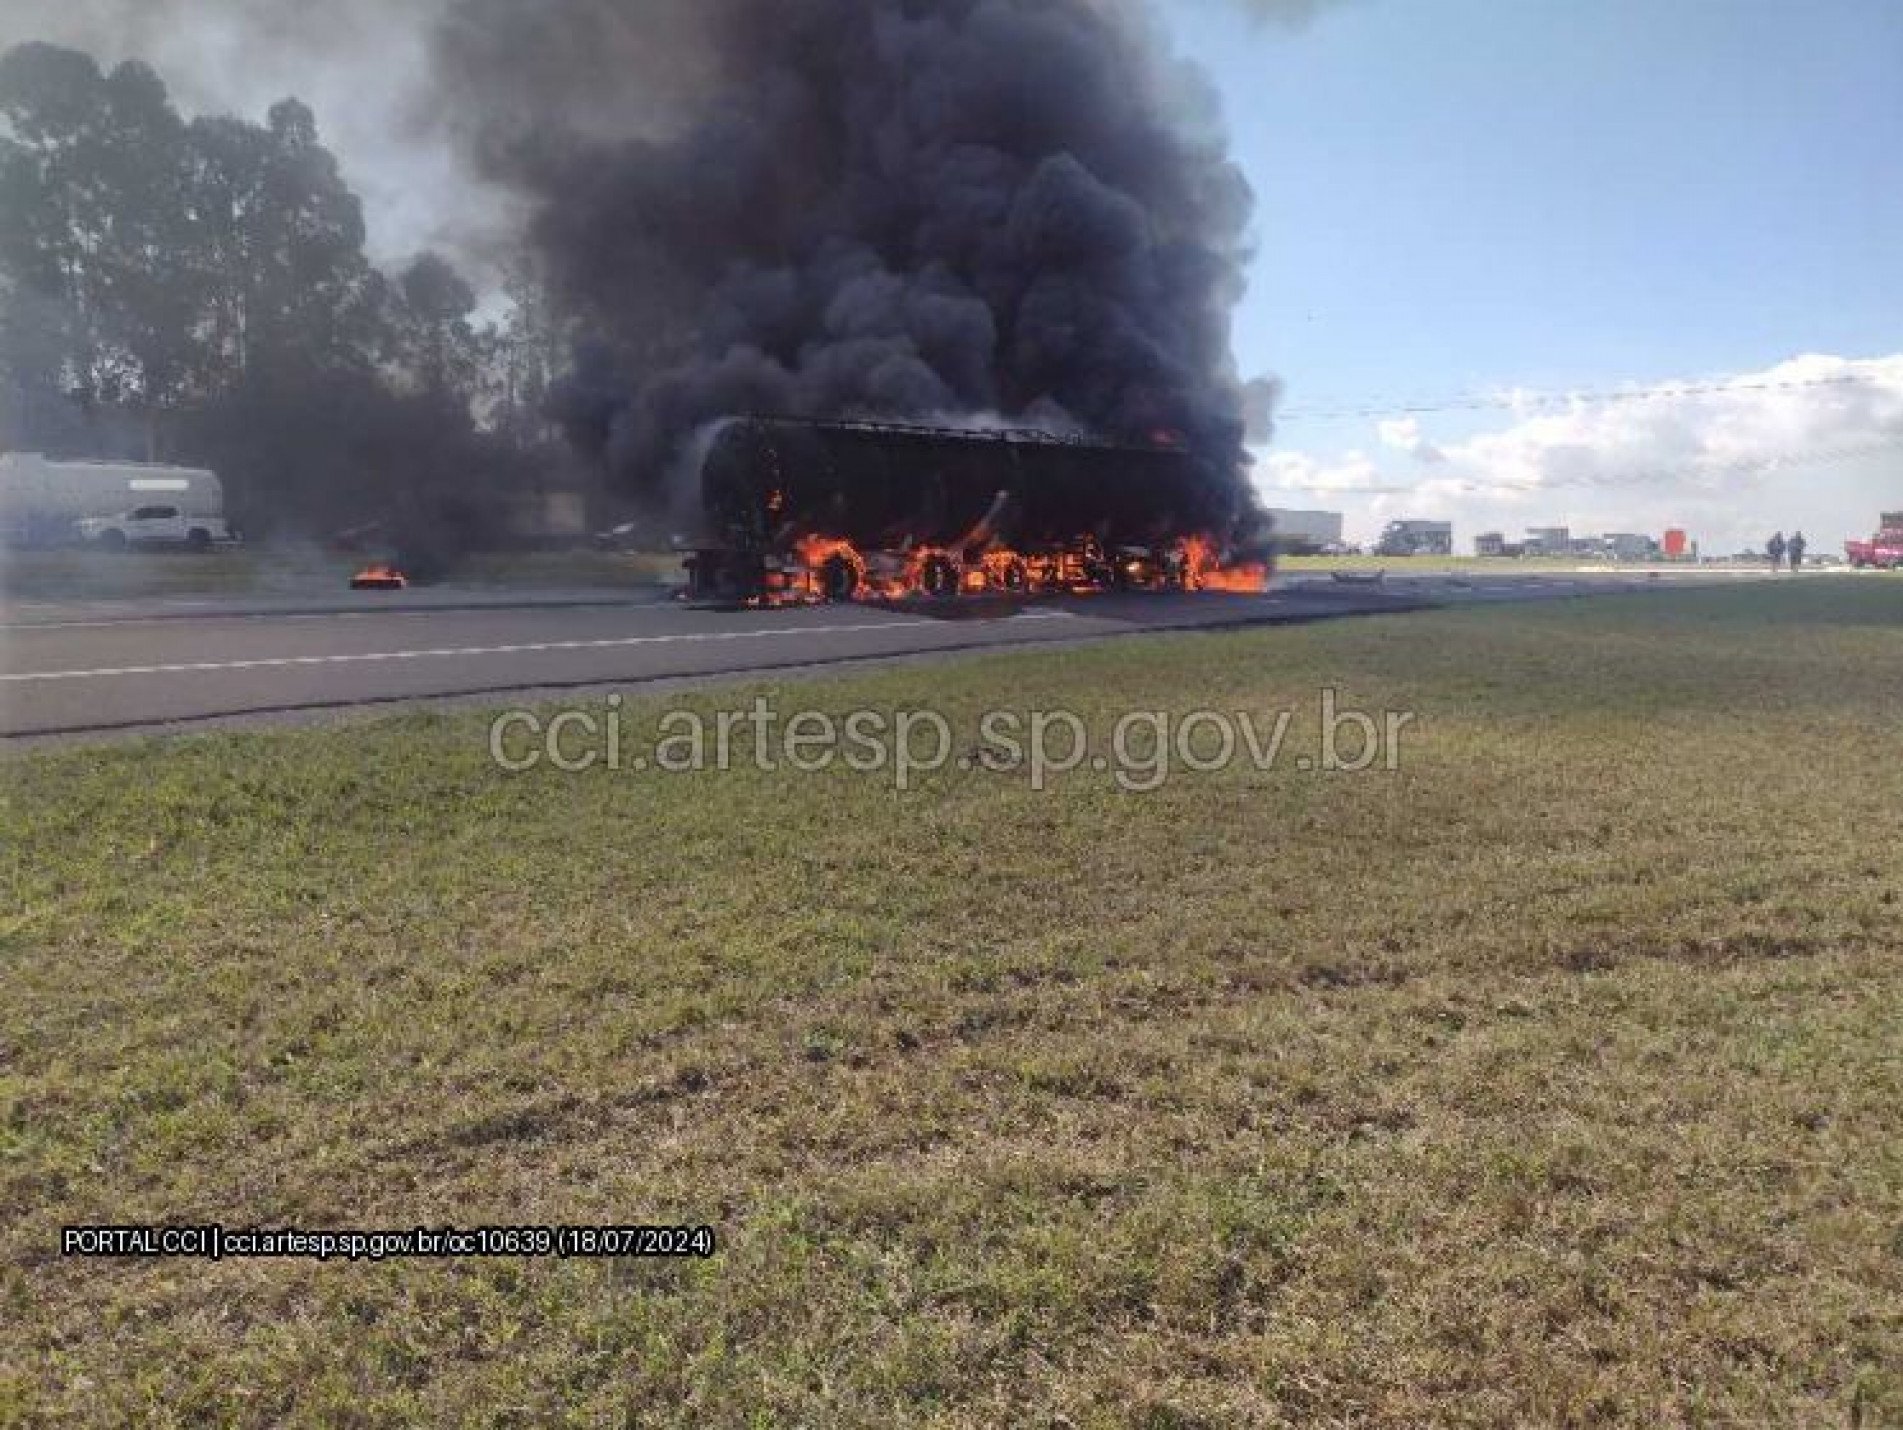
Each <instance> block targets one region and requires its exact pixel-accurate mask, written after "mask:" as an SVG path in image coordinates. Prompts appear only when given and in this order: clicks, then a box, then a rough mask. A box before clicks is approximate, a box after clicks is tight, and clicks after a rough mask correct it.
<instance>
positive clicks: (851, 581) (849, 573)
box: [819, 556, 859, 602]
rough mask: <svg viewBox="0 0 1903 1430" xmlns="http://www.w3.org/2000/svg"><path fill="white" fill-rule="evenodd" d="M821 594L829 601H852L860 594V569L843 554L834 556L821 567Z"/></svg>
mask: <svg viewBox="0 0 1903 1430" xmlns="http://www.w3.org/2000/svg"><path fill="white" fill-rule="evenodd" d="M819 589H820V594H821V595H823V596H825V598H826V599H827V600H829V601H835V602H845V601H850V600H851V599H852V598H853V597H854V596H856V595H858V594H859V571H858V568H856V567H855V566H854V565H853V564H852V563H851V562H850V561H848V560H847V559H846V558H845V557H843V556H834V557H832V558H831V559H829V560H828V561H826V562H825V563H824V564H823V565H821V566H820V568H819Z"/></svg>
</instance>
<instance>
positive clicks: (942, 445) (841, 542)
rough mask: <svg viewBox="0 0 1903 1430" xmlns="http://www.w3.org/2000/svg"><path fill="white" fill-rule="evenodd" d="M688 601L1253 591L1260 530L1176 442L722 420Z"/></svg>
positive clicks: (707, 469)
mask: <svg viewBox="0 0 1903 1430" xmlns="http://www.w3.org/2000/svg"><path fill="white" fill-rule="evenodd" d="M703 448H704V456H703V457H702V460H701V465H700V499H701V510H702V521H703V522H704V527H703V531H702V533H701V535H700V537H699V538H698V540H696V541H695V542H694V543H693V547H692V551H691V554H690V555H689V557H688V560H687V571H688V587H687V597H688V599H690V600H695V601H705V602H713V603H736V602H738V603H745V604H752V605H762V606H770V605H790V604H806V603H813V602H823V601H854V600H872V601H879V600H902V599H907V598H911V597H919V598H923V599H927V600H933V601H949V600H955V599H957V598H958V597H960V596H976V595H985V594H1005V595H1030V594H1036V593H1065V594H1083V593H1089V592H1098V591H1108V590H1177V591H1198V590H1230V591H1261V590H1263V589H1264V588H1265V587H1266V585H1267V583H1268V580H1269V576H1270V574H1271V554H1270V553H1271V550H1272V543H1271V539H1270V527H1269V523H1268V519H1267V518H1266V516H1263V515H1262V514H1261V513H1259V512H1256V511H1253V510H1250V511H1237V510H1235V509H1234V508H1235V505H1236V502H1235V497H1234V492H1235V491H1236V490H1237V484H1236V483H1235V482H1233V481H1227V480H1224V479H1223V477H1222V474H1220V473H1218V472H1216V471H1215V470H1214V469H1213V468H1212V467H1211V466H1210V464H1209V463H1207V462H1206V461H1204V460H1203V459H1201V458H1199V457H1198V456H1197V455H1196V454H1194V453H1193V452H1191V451H1190V450H1188V449H1187V448H1186V447H1184V446H1182V445H1179V444H1176V443H1172V442H1163V441H1159V442H1158V443H1156V444H1155V445H1152V446H1134V445H1119V444H1113V443H1107V442H1101V441H1092V440H1086V439H1080V438H1070V437H1059V436H1054V435H1052V434H1050V433H1048V432H1039V431H1027V430H1024V429H1004V430H997V431H966V430H954V429H946V428H937V427H922V426H912V425H901V424H895V423H875V422H822V421H808V420H803V419H794V418H779V417H736V418H728V419H726V420H725V421H723V422H721V423H719V424H717V426H716V427H715V428H713V429H712V430H711V431H710V432H709V433H708V434H706V435H705V436H704V437H703Z"/></svg>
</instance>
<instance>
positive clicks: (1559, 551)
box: [1526, 526, 1573, 556]
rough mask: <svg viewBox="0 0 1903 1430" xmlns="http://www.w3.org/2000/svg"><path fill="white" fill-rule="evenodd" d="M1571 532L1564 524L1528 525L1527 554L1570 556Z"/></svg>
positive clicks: (1571, 549) (1571, 547)
mask: <svg viewBox="0 0 1903 1430" xmlns="http://www.w3.org/2000/svg"><path fill="white" fill-rule="evenodd" d="M1572 552H1573V533H1572V529H1571V528H1570V527H1565V526H1529V527H1528V528H1527V529H1526V554H1527V555H1528V556H1570V555H1572Z"/></svg>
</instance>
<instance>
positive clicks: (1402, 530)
mask: <svg viewBox="0 0 1903 1430" xmlns="http://www.w3.org/2000/svg"><path fill="white" fill-rule="evenodd" d="M1374 554H1375V555H1377V556H1452V555H1453V554H1454V526H1453V523H1452V522H1447V521H1391V522H1389V523H1388V524H1387V527H1386V529H1385V530H1384V531H1382V533H1381V540H1380V541H1379V542H1378V543H1377V544H1376V546H1375V548H1374Z"/></svg>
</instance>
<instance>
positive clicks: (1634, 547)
mask: <svg viewBox="0 0 1903 1430" xmlns="http://www.w3.org/2000/svg"><path fill="white" fill-rule="evenodd" d="M1606 554H1607V555H1608V556H1610V557H1611V558H1612V559H1613V560H1614V561H1653V560H1656V559H1657V558H1658V554H1659V544H1658V542H1656V541H1654V540H1653V539H1652V538H1651V537H1649V536H1641V535H1640V534H1639V533H1637V532H1634V531H1615V532H1613V533H1612V534H1611V535H1609V536H1608V537H1606Z"/></svg>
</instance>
